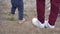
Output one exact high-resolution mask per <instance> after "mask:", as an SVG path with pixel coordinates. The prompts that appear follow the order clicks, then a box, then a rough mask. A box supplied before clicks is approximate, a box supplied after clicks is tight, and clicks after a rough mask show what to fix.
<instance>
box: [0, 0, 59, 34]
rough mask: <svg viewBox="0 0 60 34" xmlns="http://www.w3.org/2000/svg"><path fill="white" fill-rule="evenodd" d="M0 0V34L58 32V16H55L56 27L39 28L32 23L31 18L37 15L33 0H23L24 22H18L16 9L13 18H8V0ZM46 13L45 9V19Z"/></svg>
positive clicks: (51, 33) (9, 15)
mask: <svg viewBox="0 0 60 34" xmlns="http://www.w3.org/2000/svg"><path fill="white" fill-rule="evenodd" d="M0 1H1V2H0V34H60V16H58V18H57V21H56V28H54V29H49V28H43V29H40V28H37V27H35V26H34V25H33V24H32V22H31V19H32V18H33V17H36V16H37V15H36V7H35V3H36V2H35V1H34V0H26V1H25V0H24V18H25V19H26V22H25V23H24V24H19V23H18V11H17V10H16V14H15V19H14V20H12V19H10V17H11V14H10V11H11V4H10V2H9V1H10V0H5V1H4V0H0ZM3 1H4V2H3ZM7 1H8V3H7ZM27 1H28V2H27ZM48 13H49V11H47V13H46V19H47V17H48Z"/></svg>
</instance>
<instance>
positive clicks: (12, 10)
mask: <svg viewBox="0 0 60 34" xmlns="http://www.w3.org/2000/svg"><path fill="white" fill-rule="evenodd" d="M15 10H16V7H15V6H14V5H12V8H11V14H15Z"/></svg>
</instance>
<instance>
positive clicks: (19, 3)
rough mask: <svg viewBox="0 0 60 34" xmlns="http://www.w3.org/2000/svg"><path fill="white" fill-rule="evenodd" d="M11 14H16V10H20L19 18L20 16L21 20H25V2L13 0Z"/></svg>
mask: <svg viewBox="0 0 60 34" xmlns="http://www.w3.org/2000/svg"><path fill="white" fill-rule="evenodd" d="M11 4H12V7H11V14H15V10H16V8H18V16H19V20H22V19H23V11H24V6H23V5H24V4H23V0H11Z"/></svg>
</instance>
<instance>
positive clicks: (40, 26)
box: [32, 18, 44, 28]
mask: <svg viewBox="0 0 60 34" xmlns="http://www.w3.org/2000/svg"><path fill="white" fill-rule="evenodd" d="M32 23H33V25H35V26H36V27H38V28H44V24H42V23H41V22H40V21H39V20H38V19H37V18H33V19H32Z"/></svg>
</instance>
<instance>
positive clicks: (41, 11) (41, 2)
mask: <svg viewBox="0 0 60 34" xmlns="http://www.w3.org/2000/svg"><path fill="white" fill-rule="evenodd" d="M36 2H37V17H38V20H39V21H40V22H41V23H44V20H45V16H44V15H45V0H36Z"/></svg>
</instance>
